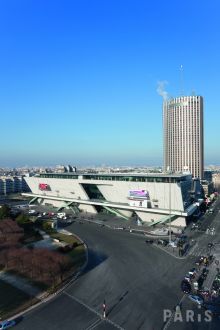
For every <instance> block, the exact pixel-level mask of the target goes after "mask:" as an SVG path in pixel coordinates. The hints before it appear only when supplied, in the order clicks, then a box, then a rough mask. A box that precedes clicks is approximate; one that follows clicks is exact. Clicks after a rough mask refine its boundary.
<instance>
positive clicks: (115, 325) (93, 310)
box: [63, 291, 125, 330]
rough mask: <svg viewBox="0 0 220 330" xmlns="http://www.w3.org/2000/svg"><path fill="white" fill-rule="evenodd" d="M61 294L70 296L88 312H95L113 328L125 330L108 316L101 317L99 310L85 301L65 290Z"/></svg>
mask: <svg viewBox="0 0 220 330" xmlns="http://www.w3.org/2000/svg"><path fill="white" fill-rule="evenodd" d="M63 294H65V295H67V296H68V297H69V298H71V299H72V300H75V301H76V302H77V303H78V304H80V305H82V306H84V307H85V308H87V309H88V310H89V311H90V312H92V313H94V314H96V315H97V316H98V317H99V318H100V319H101V320H102V321H105V322H108V323H110V324H111V325H112V326H114V327H115V328H117V329H119V330H125V329H124V328H122V327H121V326H120V325H118V324H116V323H114V322H113V321H111V320H110V319H108V318H105V319H103V315H102V314H101V313H99V312H97V311H96V310H95V309H94V308H92V307H90V306H89V305H87V304H86V303H84V302H83V301H81V300H80V299H78V298H76V297H74V296H72V295H70V294H69V293H67V292H66V291H64V292H63Z"/></svg>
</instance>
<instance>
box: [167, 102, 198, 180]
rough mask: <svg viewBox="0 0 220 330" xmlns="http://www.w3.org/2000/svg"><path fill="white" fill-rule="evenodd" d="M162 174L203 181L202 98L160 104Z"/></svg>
mask: <svg viewBox="0 0 220 330" xmlns="http://www.w3.org/2000/svg"><path fill="white" fill-rule="evenodd" d="M163 131H164V170H165V171H167V169H169V170H171V171H174V172H183V171H190V173H192V175H193V177H199V178H201V179H202V178H203V170H204V164H203V163H204V151H203V149H204V146H203V98H202V96H181V97H177V98H174V99H170V100H168V101H164V103H163Z"/></svg>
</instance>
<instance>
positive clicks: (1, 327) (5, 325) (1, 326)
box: [0, 320, 16, 330]
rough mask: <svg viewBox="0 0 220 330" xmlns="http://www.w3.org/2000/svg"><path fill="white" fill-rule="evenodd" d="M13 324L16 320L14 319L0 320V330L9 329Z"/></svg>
mask: <svg viewBox="0 0 220 330" xmlns="http://www.w3.org/2000/svg"><path fill="white" fill-rule="evenodd" d="M14 325H16V322H15V321H14V320H10V321H9V320H5V321H2V322H0V330H4V329H9V328H11V327H13V326H14Z"/></svg>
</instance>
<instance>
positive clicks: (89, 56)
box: [0, 0, 220, 166]
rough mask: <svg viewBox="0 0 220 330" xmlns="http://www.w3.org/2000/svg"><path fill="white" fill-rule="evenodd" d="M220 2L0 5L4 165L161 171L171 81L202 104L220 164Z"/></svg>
mask: <svg viewBox="0 0 220 330" xmlns="http://www.w3.org/2000/svg"><path fill="white" fill-rule="evenodd" d="M219 12H220V2H219V1H218V0H211V1H205V0H204V1H199V2H198V1H196V0H191V1H189V0H185V1H177V0H176V1H175V0H169V1H163V0H158V1H147V0H143V1H142V0H133V1H130V0H105V1H103V0H90V1H88V0H87V1H86V0H35V1H34V0H32V1H31V0H19V1H17V0H1V1H0V114H1V129H0V150H1V158H0V159H1V161H0V166H21V165H26V164H27V165H29V166H31V165H55V164H60V163H64V164H67V163H71V164H75V165H78V166H79V165H93V164H94V165H98V164H103V163H104V164H109V165H161V164H162V156H163V151H162V150H163V146H162V98H161V97H160V96H159V95H158V94H157V91H156V89H157V82H158V81H167V82H168V84H167V85H166V89H167V91H168V93H169V95H170V96H179V94H180V89H181V86H180V85H181V84H180V72H179V68H180V65H183V67H184V74H183V81H184V92H185V94H186V95H190V94H191V93H192V92H193V91H194V92H195V93H196V94H198V95H203V96H204V101H205V109H204V110H205V123H204V126H205V163H206V164H220V153H219V152H218V150H219V138H218V136H219V135H218V131H219V124H220V111H219V95H220V94H219V79H220V61H219V58H220V40H219V31H220V26H219V25H220V23H219V22H220V21H219Z"/></svg>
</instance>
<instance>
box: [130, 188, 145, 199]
mask: <svg viewBox="0 0 220 330" xmlns="http://www.w3.org/2000/svg"><path fill="white" fill-rule="evenodd" d="M128 198H129V199H141V200H142V199H149V192H148V191H147V190H142V189H137V190H129V193H128Z"/></svg>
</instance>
